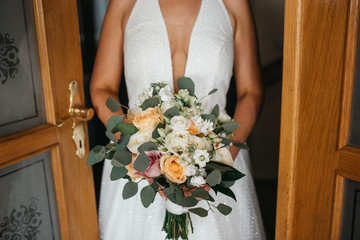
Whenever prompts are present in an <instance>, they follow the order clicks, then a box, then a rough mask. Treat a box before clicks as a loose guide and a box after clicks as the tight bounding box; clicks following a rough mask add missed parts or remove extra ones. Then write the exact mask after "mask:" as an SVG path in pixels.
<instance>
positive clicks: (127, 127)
mask: <svg viewBox="0 0 360 240" xmlns="http://www.w3.org/2000/svg"><path fill="white" fill-rule="evenodd" d="M116 128H117V129H118V130H119V131H120V132H121V133H122V134H123V135H133V134H134V133H136V132H137V131H138V129H137V128H136V127H135V126H134V125H132V124H130V123H118V124H116Z"/></svg>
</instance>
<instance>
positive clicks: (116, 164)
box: [111, 159, 125, 168]
mask: <svg viewBox="0 0 360 240" xmlns="http://www.w3.org/2000/svg"><path fill="white" fill-rule="evenodd" d="M111 165H112V166H113V167H118V168H120V167H125V165H124V164H122V163H121V162H118V161H116V160H115V159H111Z"/></svg>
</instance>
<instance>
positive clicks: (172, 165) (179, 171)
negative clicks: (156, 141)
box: [160, 154, 186, 183]
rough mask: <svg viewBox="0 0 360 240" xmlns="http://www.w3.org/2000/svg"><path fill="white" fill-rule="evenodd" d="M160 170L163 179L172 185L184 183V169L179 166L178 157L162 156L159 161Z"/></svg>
mask: <svg viewBox="0 0 360 240" xmlns="http://www.w3.org/2000/svg"><path fill="white" fill-rule="evenodd" d="M160 169H161V172H162V173H163V174H164V175H165V177H166V178H167V179H169V180H170V181H172V182H174V183H184V182H185V181H186V174H185V170H186V169H185V167H183V166H182V165H181V164H180V162H179V157H178V156H176V155H169V154H167V155H163V156H162V157H161V159H160Z"/></svg>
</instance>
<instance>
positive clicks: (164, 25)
mask: <svg viewBox="0 0 360 240" xmlns="http://www.w3.org/2000/svg"><path fill="white" fill-rule="evenodd" d="M204 1H206V0H201V3H200V8H199V12H198V14H197V16H196V19H195V22H194V25H193V26H192V29H191V32H190V38H189V43H188V49H187V56H186V61H185V69H184V76H187V74H188V65H189V64H188V63H189V58H190V56H191V43H192V41H193V35H194V32H195V30H196V27H197V25H198V22H199V18H200V17H201V12H202V11H201V10H202V8H203V3H204ZM156 2H157V5H158V10H159V13H160V18H161V22H162V27H163V32H164V37H165V39H166V43H167V52H168V57H169V61H170V75H171V85H172V89H173V90H174V91H175V84H176V83H175V82H174V81H175V80H174V72H173V71H174V66H173V60H172V56H171V47H170V38H169V32H168V29H167V26H166V22H165V19H164V15H163V13H162V10H161V7H160V2H159V0H156Z"/></svg>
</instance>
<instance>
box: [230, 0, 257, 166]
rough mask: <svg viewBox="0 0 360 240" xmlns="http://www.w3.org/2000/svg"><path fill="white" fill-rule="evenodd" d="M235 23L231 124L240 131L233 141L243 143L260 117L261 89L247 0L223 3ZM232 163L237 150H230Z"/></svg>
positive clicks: (233, 148)
mask: <svg viewBox="0 0 360 240" xmlns="http://www.w3.org/2000/svg"><path fill="white" fill-rule="evenodd" d="M226 6H227V7H228V9H229V12H230V14H231V15H232V16H233V20H234V21H233V22H234V25H235V27H234V77H235V82H236V95H237V103H236V108H235V114H234V120H235V121H236V122H238V123H239V124H240V127H239V128H238V129H237V130H236V131H235V132H234V136H233V137H232V140H233V141H238V142H245V141H246V139H247V138H248V136H249V135H250V132H251V130H252V129H253V127H254V125H255V122H256V119H257V116H258V114H259V110H260V106H261V101H262V95H263V88H262V83H261V74H260V65H259V60H258V50H257V40H256V34H255V27H254V24H253V20H252V16H251V12H250V6H249V3H248V1H247V0H226ZM230 152H231V154H232V156H233V158H234V159H235V157H236V155H237V153H238V152H239V150H238V149H237V148H236V147H231V148H230Z"/></svg>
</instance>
